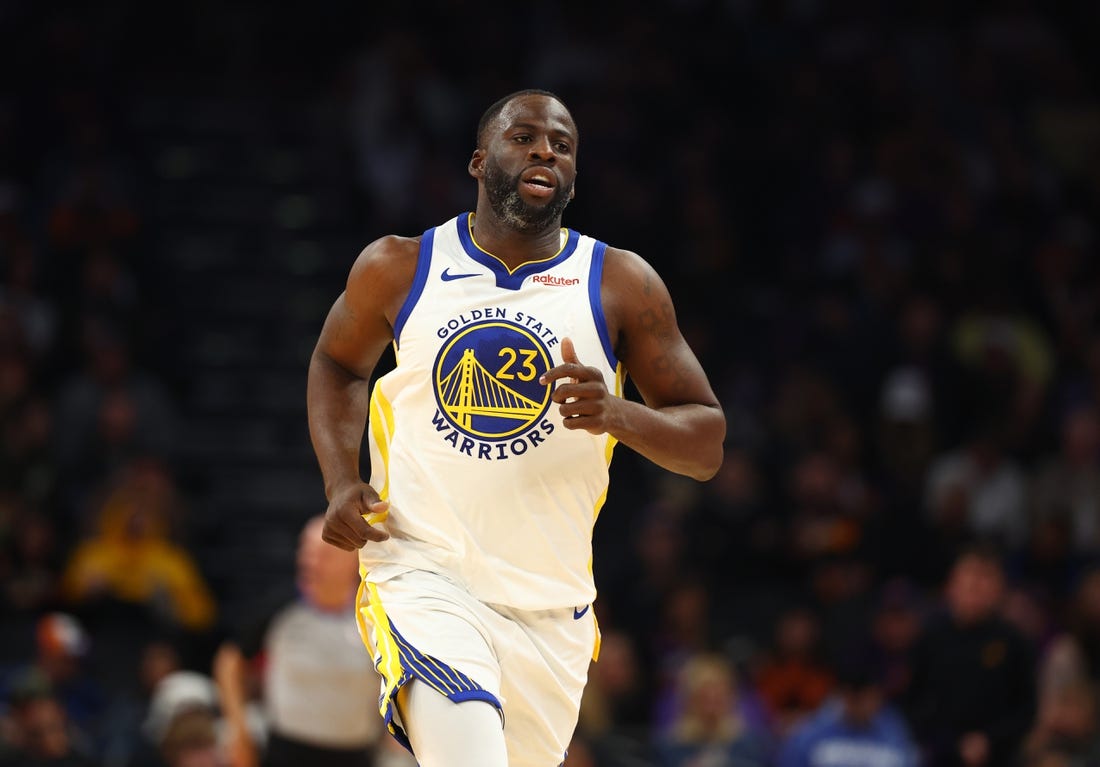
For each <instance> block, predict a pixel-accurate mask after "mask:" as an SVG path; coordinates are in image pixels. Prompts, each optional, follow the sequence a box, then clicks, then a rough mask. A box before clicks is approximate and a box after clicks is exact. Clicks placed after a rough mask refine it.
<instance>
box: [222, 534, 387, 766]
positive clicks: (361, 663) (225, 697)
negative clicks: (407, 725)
mask: <svg viewBox="0 0 1100 767" xmlns="http://www.w3.org/2000/svg"><path fill="white" fill-rule="evenodd" d="M323 523H324V518H323V517H321V516H317V517H314V518H312V519H310V520H309V521H308V522H307V523H306V525H305V527H304V528H303V530H302V532H301V535H300V537H299V541H298V553H297V563H296V568H297V594H296V595H295V594H288V595H280V596H279V598H278V599H277V600H275V601H274V603H273V605H272V606H271V607H270V608H268V609H265V610H263V611H262V614H261V615H259V616H258V618H257V619H256V620H255V621H253V622H252V623H251V625H248V626H244V627H242V628H241V629H240V630H239V631H238V632H237V633H236V635H235V636H233V637H232V638H231V639H229V640H227V641H226V642H224V643H223V644H222V646H221V647H220V648H219V649H218V652H217V654H216V656H215V659H214V676H215V678H216V679H217V682H218V687H219V690H220V691H221V699H222V710H223V713H224V715H225V717H226V722H227V724H228V726H229V741H230V743H229V749H230V761H231V765H232V767H255V766H256V765H263V767H284V766H285V767H298V766H299V765H311V767H369V765H371V754H370V749H371V748H372V746H373V745H374V743H375V741H377V740H378V738H379V735H380V733H381V720H380V718H379V716H378V713H377V712H378V693H379V689H380V680H379V677H378V675H377V672H376V671H375V670H374V663H373V661H372V659H371V657H370V655H369V654H368V653H367V651H366V648H365V647H364V646H363V643H362V641H361V640H360V638H359V634H358V629H357V625H356V618H355V595H356V591H357V589H358V586H359V560H358V558H357V557H356V555H355V552H349V551H342V550H341V549H337V548H336V547H334V546H329V545H328V544H326V543H325V542H324V541H322V540H321V528H322V526H323ZM249 661H258V662H259V665H260V666H261V668H260V678H259V679H256V680H252V679H250V678H249V677H250V674H251V673H252V672H253V671H254V668H253V666H252V664H250V663H249ZM253 682H255V683H256V685H258V687H259V689H260V698H261V700H262V708H263V712H264V715H265V719H266V727H267V741H266V743H261V742H257V741H256V739H255V738H254V736H253V735H252V734H251V732H250V728H249V725H248V719H247V709H248V698H249V689H250V687H252V686H254V685H253Z"/></svg>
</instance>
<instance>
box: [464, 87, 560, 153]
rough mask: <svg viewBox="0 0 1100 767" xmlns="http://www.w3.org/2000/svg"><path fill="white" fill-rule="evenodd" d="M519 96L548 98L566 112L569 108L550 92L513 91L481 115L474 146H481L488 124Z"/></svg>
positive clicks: (556, 95)
mask: <svg viewBox="0 0 1100 767" xmlns="http://www.w3.org/2000/svg"><path fill="white" fill-rule="evenodd" d="M520 96H548V97H550V98H552V99H554V100H555V101H557V102H558V103H559V104H561V105H562V106H563V107H565V109H566V111H569V107H567V106H566V105H565V102H564V101H562V100H561V96H559V95H558V94H556V93H553V92H551V91H548V90H544V89H542V88H524V89H523V90H519V91H513V92H512V93H509V94H508V95H507V96H503V97H502V98H499V99H497V100H496V101H494V102H493V103H492V104H490V105H489V108H488V109H486V110H485V111H484V112H483V113H482V115H481V119H480V120H478V121H477V136H475V140H476V142H477V143H476V144H475V146H478V147H480V146H482V145H483V144H482V139H483V138H484V137H485V129H486V128H488V127H489V123H491V122H492V121H493V120H495V119H496V117H497V115H499V114H500V112H501V110H502V109H504V106H505V105H506V104H507V103H508V102H509V101H511V100H512V99H515V98H519V97H520Z"/></svg>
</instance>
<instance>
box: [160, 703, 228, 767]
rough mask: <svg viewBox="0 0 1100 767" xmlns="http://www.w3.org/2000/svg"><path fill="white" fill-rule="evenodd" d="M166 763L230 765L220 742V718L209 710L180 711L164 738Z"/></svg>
mask: <svg viewBox="0 0 1100 767" xmlns="http://www.w3.org/2000/svg"><path fill="white" fill-rule="evenodd" d="M160 750H161V756H162V757H163V759H164V765H165V767H227V765H228V762H227V761H226V760H225V757H224V756H223V753H222V749H221V747H220V746H219V744H218V734H217V720H216V718H215V717H214V715H213V714H212V713H210V712H209V711H203V710H198V711H186V712H184V713H182V714H177V715H176V716H175V717H174V718H173V720H172V723H171V724H170V725H169V726H168V731H167V732H166V733H165V734H164V737H163V738H162V739H161V748H160Z"/></svg>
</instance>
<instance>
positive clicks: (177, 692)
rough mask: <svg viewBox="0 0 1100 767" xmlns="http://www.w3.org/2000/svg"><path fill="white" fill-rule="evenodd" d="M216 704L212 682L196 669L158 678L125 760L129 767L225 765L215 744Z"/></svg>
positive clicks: (215, 690)
mask: <svg viewBox="0 0 1100 767" xmlns="http://www.w3.org/2000/svg"><path fill="white" fill-rule="evenodd" d="M219 719H220V716H219V701H218V690H217V686H216V685H215V684H214V680H213V679H211V678H210V677H209V676H207V675H206V674H201V673H198V672H196V671H186V670H176V671H171V672H169V673H168V674H166V675H165V676H163V677H161V679H160V680H159V681H157V682H156V684H155V685H154V686H153V688H152V696H151V698H150V700H149V706H148V709H147V711H146V714H145V719H144V721H143V722H142V723H141V735H142V740H141V743H140V745H139V747H138V748H137V749H136V751H135V752H134V753H133V754H132V755H131V756H130V758H129V759H128V761H127V762H126V763H127V764H128V765H132V767H224V765H226V764H227V762H226V761H225V759H224V758H223V756H222V755H223V753H224V747H223V746H222V745H221V744H219V734H218V730H219V728H220V723H219Z"/></svg>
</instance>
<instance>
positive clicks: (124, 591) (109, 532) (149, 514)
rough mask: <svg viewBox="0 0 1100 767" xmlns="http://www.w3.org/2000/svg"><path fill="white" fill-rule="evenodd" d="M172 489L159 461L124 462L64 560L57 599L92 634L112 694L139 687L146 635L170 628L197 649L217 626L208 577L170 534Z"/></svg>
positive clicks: (98, 662)
mask: <svg viewBox="0 0 1100 767" xmlns="http://www.w3.org/2000/svg"><path fill="white" fill-rule="evenodd" d="M174 493H175V491H174V486H173V483H172V481H171V480H170V479H169V478H168V477H167V475H166V474H165V473H164V467H163V466H162V465H161V464H160V463H159V462H156V461H151V460H146V461H139V462H137V463H135V464H133V465H131V466H129V467H128V468H127V469H126V470H124V471H122V472H121V473H120V474H119V475H116V476H115V477H113V478H112V481H111V483H110V484H109V486H108V488H107V491H106V494H105V496H104V497H103V499H102V501H101V502H100V503H99V504H98V506H97V513H96V515H95V517H94V519H95V522H96V526H97V527H96V529H95V530H94V532H92V533H91V534H90V535H89V536H87V537H85V538H82V539H80V540H79V541H78V542H77V544H76V545H75V547H74V548H73V549H72V551H71V552H70V554H69V556H68V558H67V559H66V561H65V562H64V566H63V570H62V573H61V582H60V590H61V599H62V600H63V603H64V604H65V605H67V606H68V609H70V610H72V611H74V612H75V613H77V614H78V615H80V616H82V617H83V619H84V620H85V622H86V623H87V624H88V626H89V627H90V629H91V631H92V634H93V636H95V637H96V638H97V643H96V647H95V652H94V661H95V664H96V667H97V668H98V669H99V671H100V673H101V674H102V675H103V678H104V679H105V680H108V681H109V683H110V685H111V688H112V690H113V691H114V692H115V693H117V694H124V695H134V694H140V690H141V683H140V679H139V675H138V668H137V664H136V659H138V658H140V657H141V653H142V650H143V648H144V647H145V646H146V645H147V644H148V642H149V641H151V640H152V639H154V638H156V637H159V636H163V635H165V634H174V635H176V636H178V637H179V641H180V642H181V643H184V644H187V645H189V647H190V648H198V647H200V646H202V645H203V643H204V642H206V641H207V640H208V639H209V638H210V637H211V632H212V629H213V627H214V623H215V618H216V615H217V604H216V602H215V600H214V595H213V594H212V592H211V589H210V586H209V584H208V583H207V580H206V577H205V575H204V574H203V572H202V570H201V569H200V567H199V565H198V562H197V561H196V559H195V557H194V555H193V554H192V553H191V552H190V551H189V550H188V549H187V548H186V547H185V546H184V545H183V544H181V543H179V542H177V541H175V540H173V539H172V537H171V534H170V525H171V523H172V517H173V515H175V514H176V513H177V512H178V510H177V509H176V508H175V506H174V504H175V503H176V502H177V500H178V499H177V498H176V496H175V494H174Z"/></svg>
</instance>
